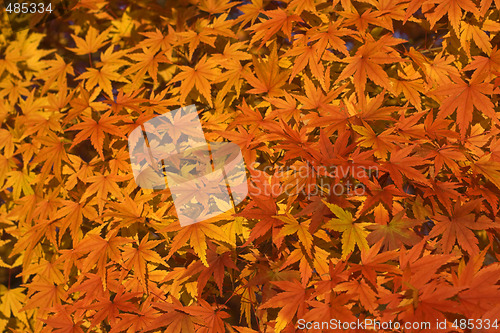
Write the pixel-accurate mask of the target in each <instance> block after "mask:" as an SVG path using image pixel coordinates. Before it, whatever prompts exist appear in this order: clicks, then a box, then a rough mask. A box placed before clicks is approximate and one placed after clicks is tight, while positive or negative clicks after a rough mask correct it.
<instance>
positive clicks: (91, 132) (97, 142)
mask: <svg viewBox="0 0 500 333" xmlns="http://www.w3.org/2000/svg"><path fill="white" fill-rule="evenodd" d="M110 114H111V111H108V112H106V113H105V114H103V115H102V116H101V118H100V119H99V120H98V121H95V120H94V119H92V118H88V117H84V118H83V119H84V121H83V122H81V123H78V124H75V125H73V126H71V127H70V128H68V129H66V130H67V131H74V130H81V131H80V132H78V134H77V135H76V136H75V139H74V140H73V144H72V145H71V147H70V149H71V148H73V147H74V146H76V145H77V144H79V143H80V142H82V141H83V140H86V139H88V138H90V142H91V143H92V146H94V148H95V149H96V150H97V152H98V153H99V155H100V156H101V159H102V160H104V154H103V143H104V136H105V133H109V134H114V135H116V136H118V137H121V138H123V137H124V135H123V133H122V132H121V131H120V129H119V128H118V127H117V126H116V125H113V124H114V123H115V122H117V121H119V120H121V119H122V118H123V117H122V116H111V115H110Z"/></svg>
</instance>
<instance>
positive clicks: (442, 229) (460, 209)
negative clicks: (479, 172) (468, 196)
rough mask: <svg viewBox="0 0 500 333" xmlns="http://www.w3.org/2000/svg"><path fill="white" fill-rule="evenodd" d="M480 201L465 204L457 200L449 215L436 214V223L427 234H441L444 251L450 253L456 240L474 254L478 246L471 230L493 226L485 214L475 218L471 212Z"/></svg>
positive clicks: (477, 251) (431, 235) (433, 235)
mask: <svg viewBox="0 0 500 333" xmlns="http://www.w3.org/2000/svg"><path fill="white" fill-rule="evenodd" d="M480 203H481V200H480V199H477V200H474V201H470V202H467V203H465V204H462V203H461V202H460V201H457V203H456V204H455V206H454V209H453V212H452V214H451V215H450V216H449V217H448V216H443V215H437V216H435V217H434V218H433V220H435V221H436V225H435V226H434V228H432V230H431V232H430V233H429V236H430V237H436V236H438V235H442V239H441V243H442V245H443V252H444V253H450V252H451V249H452V248H453V246H454V245H455V242H456V241H458V244H460V246H461V247H462V248H463V249H464V250H465V251H467V252H468V253H469V254H470V255H472V256H474V255H477V254H478V253H479V247H478V246H477V244H478V242H479V241H478V239H477V237H476V235H474V232H473V231H472V230H484V229H488V228H493V227H494V224H493V223H492V222H491V221H490V220H489V219H488V218H487V217H486V216H482V217H480V218H479V219H477V220H476V217H475V215H474V214H471V212H472V210H474V209H475V208H476V207H477V206H478V205H479V204H480Z"/></svg>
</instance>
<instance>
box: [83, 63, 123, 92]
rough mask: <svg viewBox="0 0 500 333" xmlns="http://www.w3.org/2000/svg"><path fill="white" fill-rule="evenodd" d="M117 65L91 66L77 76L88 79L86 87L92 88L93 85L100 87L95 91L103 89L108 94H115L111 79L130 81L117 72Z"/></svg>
mask: <svg viewBox="0 0 500 333" xmlns="http://www.w3.org/2000/svg"><path fill="white" fill-rule="evenodd" d="M116 69H117V67H116V66H112V65H105V66H103V67H101V68H99V69H97V68H89V69H87V71H86V72H85V73H82V74H81V75H80V76H78V77H77V79H78V80H81V79H87V81H86V83H85V88H86V89H88V90H91V89H92V87H98V88H96V89H95V90H94V93H97V92H100V91H101V90H103V91H104V92H105V93H106V94H107V95H108V96H110V97H112V96H113V87H112V85H111V81H116V82H126V83H128V82H129V81H128V80H127V79H125V78H123V76H122V75H120V74H118V73H117V72H116Z"/></svg>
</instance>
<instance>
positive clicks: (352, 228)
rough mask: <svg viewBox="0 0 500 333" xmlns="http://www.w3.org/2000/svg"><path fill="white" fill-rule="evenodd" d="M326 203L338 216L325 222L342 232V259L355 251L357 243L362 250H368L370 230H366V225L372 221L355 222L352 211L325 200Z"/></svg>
mask: <svg viewBox="0 0 500 333" xmlns="http://www.w3.org/2000/svg"><path fill="white" fill-rule="evenodd" d="M325 205H327V206H328V208H330V210H331V211H332V212H333V213H334V214H335V215H336V216H337V217H338V218H333V219H331V220H329V221H328V223H327V224H325V227H327V228H329V229H333V230H335V231H339V232H341V233H342V259H345V258H347V256H348V255H349V254H350V253H351V252H352V251H354V247H355V246H356V245H357V246H358V248H359V249H360V250H368V248H369V246H368V242H367V241H366V236H368V234H369V232H368V231H367V230H366V227H367V226H369V225H370V223H366V222H361V223H354V219H353V217H352V215H351V213H350V212H347V211H345V210H343V209H342V208H340V207H339V206H337V205H335V204H330V203H328V202H325Z"/></svg>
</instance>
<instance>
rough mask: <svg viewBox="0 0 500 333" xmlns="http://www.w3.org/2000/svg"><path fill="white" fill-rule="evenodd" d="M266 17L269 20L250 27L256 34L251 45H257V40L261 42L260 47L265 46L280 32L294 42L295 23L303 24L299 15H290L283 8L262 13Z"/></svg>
mask: <svg viewBox="0 0 500 333" xmlns="http://www.w3.org/2000/svg"><path fill="white" fill-rule="evenodd" d="M261 14H264V15H265V16H267V17H269V19H267V20H265V21H263V22H261V23H257V24H254V25H253V26H251V27H249V28H248V30H251V31H253V32H254V36H253V37H252V40H251V41H250V44H253V43H255V41H257V40H261V42H260V46H259V47H262V45H264V44H265V43H266V42H267V41H268V40H269V39H270V38H271V37H272V36H273V35H274V34H276V33H277V32H278V31H280V30H283V32H284V33H285V35H286V36H287V37H288V40H292V25H293V22H303V21H302V19H301V18H300V16H298V15H295V14H293V15H289V14H288V13H287V12H286V11H284V10H283V9H281V8H278V9H275V10H267V11H264V12H261Z"/></svg>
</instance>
